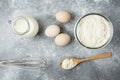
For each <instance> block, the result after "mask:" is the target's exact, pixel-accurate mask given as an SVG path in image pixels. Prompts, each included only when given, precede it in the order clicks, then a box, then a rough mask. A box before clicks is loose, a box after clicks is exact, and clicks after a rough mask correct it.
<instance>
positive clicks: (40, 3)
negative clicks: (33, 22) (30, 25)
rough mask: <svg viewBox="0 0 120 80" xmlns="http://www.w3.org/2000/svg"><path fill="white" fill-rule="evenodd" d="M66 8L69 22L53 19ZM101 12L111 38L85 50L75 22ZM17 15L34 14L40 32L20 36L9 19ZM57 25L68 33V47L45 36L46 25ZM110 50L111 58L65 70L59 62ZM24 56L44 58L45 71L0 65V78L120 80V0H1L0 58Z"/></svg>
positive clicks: (11, 79) (28, 79)
mask: <svg viewBox="0 0 120 80" xmlns="http://www.w3.org/2000/svg"><path fill="white" fill-rule="evenodd" d="M59 10H67V11H69V12H70V13H71V14H72V20H71V21H70V23H67V24H61V23H59V22H57V21H56V19H55V16H54V15H55V13H56V12H57V11H59ZM87 13H100V14H103V15H105V16H107V17H108V18H110V20H111V22H112V23H113V27H114V36H113V39H112V41H111V42H110V44H109V45H108V46H106V47H105V48H100V49H87V48H85V47H83V46H81V45H79V43H78V42H77V41H76V40H75V38H74V25H75V23H76V21H77V19H79V17H81V16H82V15H85V14H87ZM17 16H32V17H35V18H36V19H37V20H38V22H39V24H40V31H39V34H38V35H37V36H36V37H35V38H33V39H23V38H21V37H20V36H18V35H15V34H14V33H13V32H12V30H11V25H10V24H8V20H12V19H13V18H15V17H17ZM50 24H57V25H59V26H60V27H61V29H62V31H61V32H65V33H68V34H70V35H71V37H72V41H71V43H70V44H69V45H68V46H65V47H58V46H56V45H55V43H54V39H53V38H48V37H46V36H45V35H44V30H45V28H46V26H48V25H50ZM106 51H111V52H112V57H111V58H108V59H100V60H94V61H89V62H85V63H82V64H80V65H79V66H77V67H76V68H75V69H73V70H70V71H64V70H61V69H60V68H59V62H60V61H61V60H62V59H63V58H65V57H68V56H72V57H78V58H85V57H89V56H92V55H96V54H99V53H102V52H106ZM26 56H43V57H46V58H47V63H48V65H47V70H46V71H45V74H44V75H43V74H41V73H40V71H39V70H38V71H27V70H20V69H17V68H13V67H2V66H0V80H120V0H0V59H15V58H22V57H26Z"/></svg>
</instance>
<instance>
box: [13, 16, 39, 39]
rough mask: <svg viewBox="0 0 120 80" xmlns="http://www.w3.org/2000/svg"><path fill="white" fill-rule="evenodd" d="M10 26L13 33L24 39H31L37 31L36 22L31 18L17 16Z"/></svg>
mask: <svg viewBox="0 0 120 80" xmlns="http://www.w3.org/2000/svg"><path fill="white" fill-rule="evenodd" d="M11 24H12V30H13V32H14V33H16V34H18V35H21V36H23V37H24V38H32V37H34V36H35V35H37V33H38V31H39V25H38V22H37V21H36V20H35V19H34V18H32V17H25V16H19V17H17V18H15V19H14V20H12V22H11Z"/></svg>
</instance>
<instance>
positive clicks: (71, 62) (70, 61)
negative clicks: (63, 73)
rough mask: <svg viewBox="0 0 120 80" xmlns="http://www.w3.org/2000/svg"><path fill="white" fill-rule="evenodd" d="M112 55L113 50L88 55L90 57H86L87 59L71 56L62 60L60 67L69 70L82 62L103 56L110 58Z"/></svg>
mask: <svg viewBox="0 0 120 80" xmlns="http://www.w3.org/2000/svg"><path fill="white" fill-rule="evenodd" d="M111 55H112V53H111V52H105V53H102V54H98V55H95V56H92V57H88V58H85V59H77V58H70V57H69V58H65V59H63V60H62V61H61V63H60V67H61V68H62V69H65V70H69V69H72V68H74V67H76V66H77V65H78V64H80V63H81V62H85V61H89V60H95V59H101V58H108V57H110V56H111Z"/></svg>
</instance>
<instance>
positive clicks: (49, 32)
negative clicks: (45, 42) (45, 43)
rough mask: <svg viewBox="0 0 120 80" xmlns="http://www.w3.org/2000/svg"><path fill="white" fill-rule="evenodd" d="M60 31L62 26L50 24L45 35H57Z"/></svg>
mask: <svg viewBox="0 0 120 80" xmlns="http://www.w3.org/2000/svg"><path fill="white" fill-rule="evenodd" d="M59 33H60V27H59V26H57V25H50V26H48V27H47V28H46V30H45V35H46V36H48V37H55V36H57V35H58V34H59Z"/></svg>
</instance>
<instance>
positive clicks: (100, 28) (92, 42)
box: [77, 14, 111, 48]
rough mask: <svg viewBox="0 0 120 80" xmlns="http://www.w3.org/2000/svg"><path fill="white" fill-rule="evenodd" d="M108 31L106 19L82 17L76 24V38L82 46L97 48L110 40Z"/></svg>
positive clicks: (96, 16)
mask: <svg viewBox="0 0 120 80" xmlns="http://www.w3.org/2000/svg"><path fill="white" fill-rule="evenodd" d="M110 29H111V28H110V24H109V22H108V20H107V19H106V18H104V17H102V16H100V15H97V14H91V15H87V16H85V17H83V18H82V19H81V20H80V22H79V23H78V26H77V37H78V40H79V41H80V42H81V43H82V44H83V45H84V46H86V47H90V48H98V47H101V46H103V45H104V44H106V43H107V41H108V40H109V39H110V31H111V30H110Z"/></svg>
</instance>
